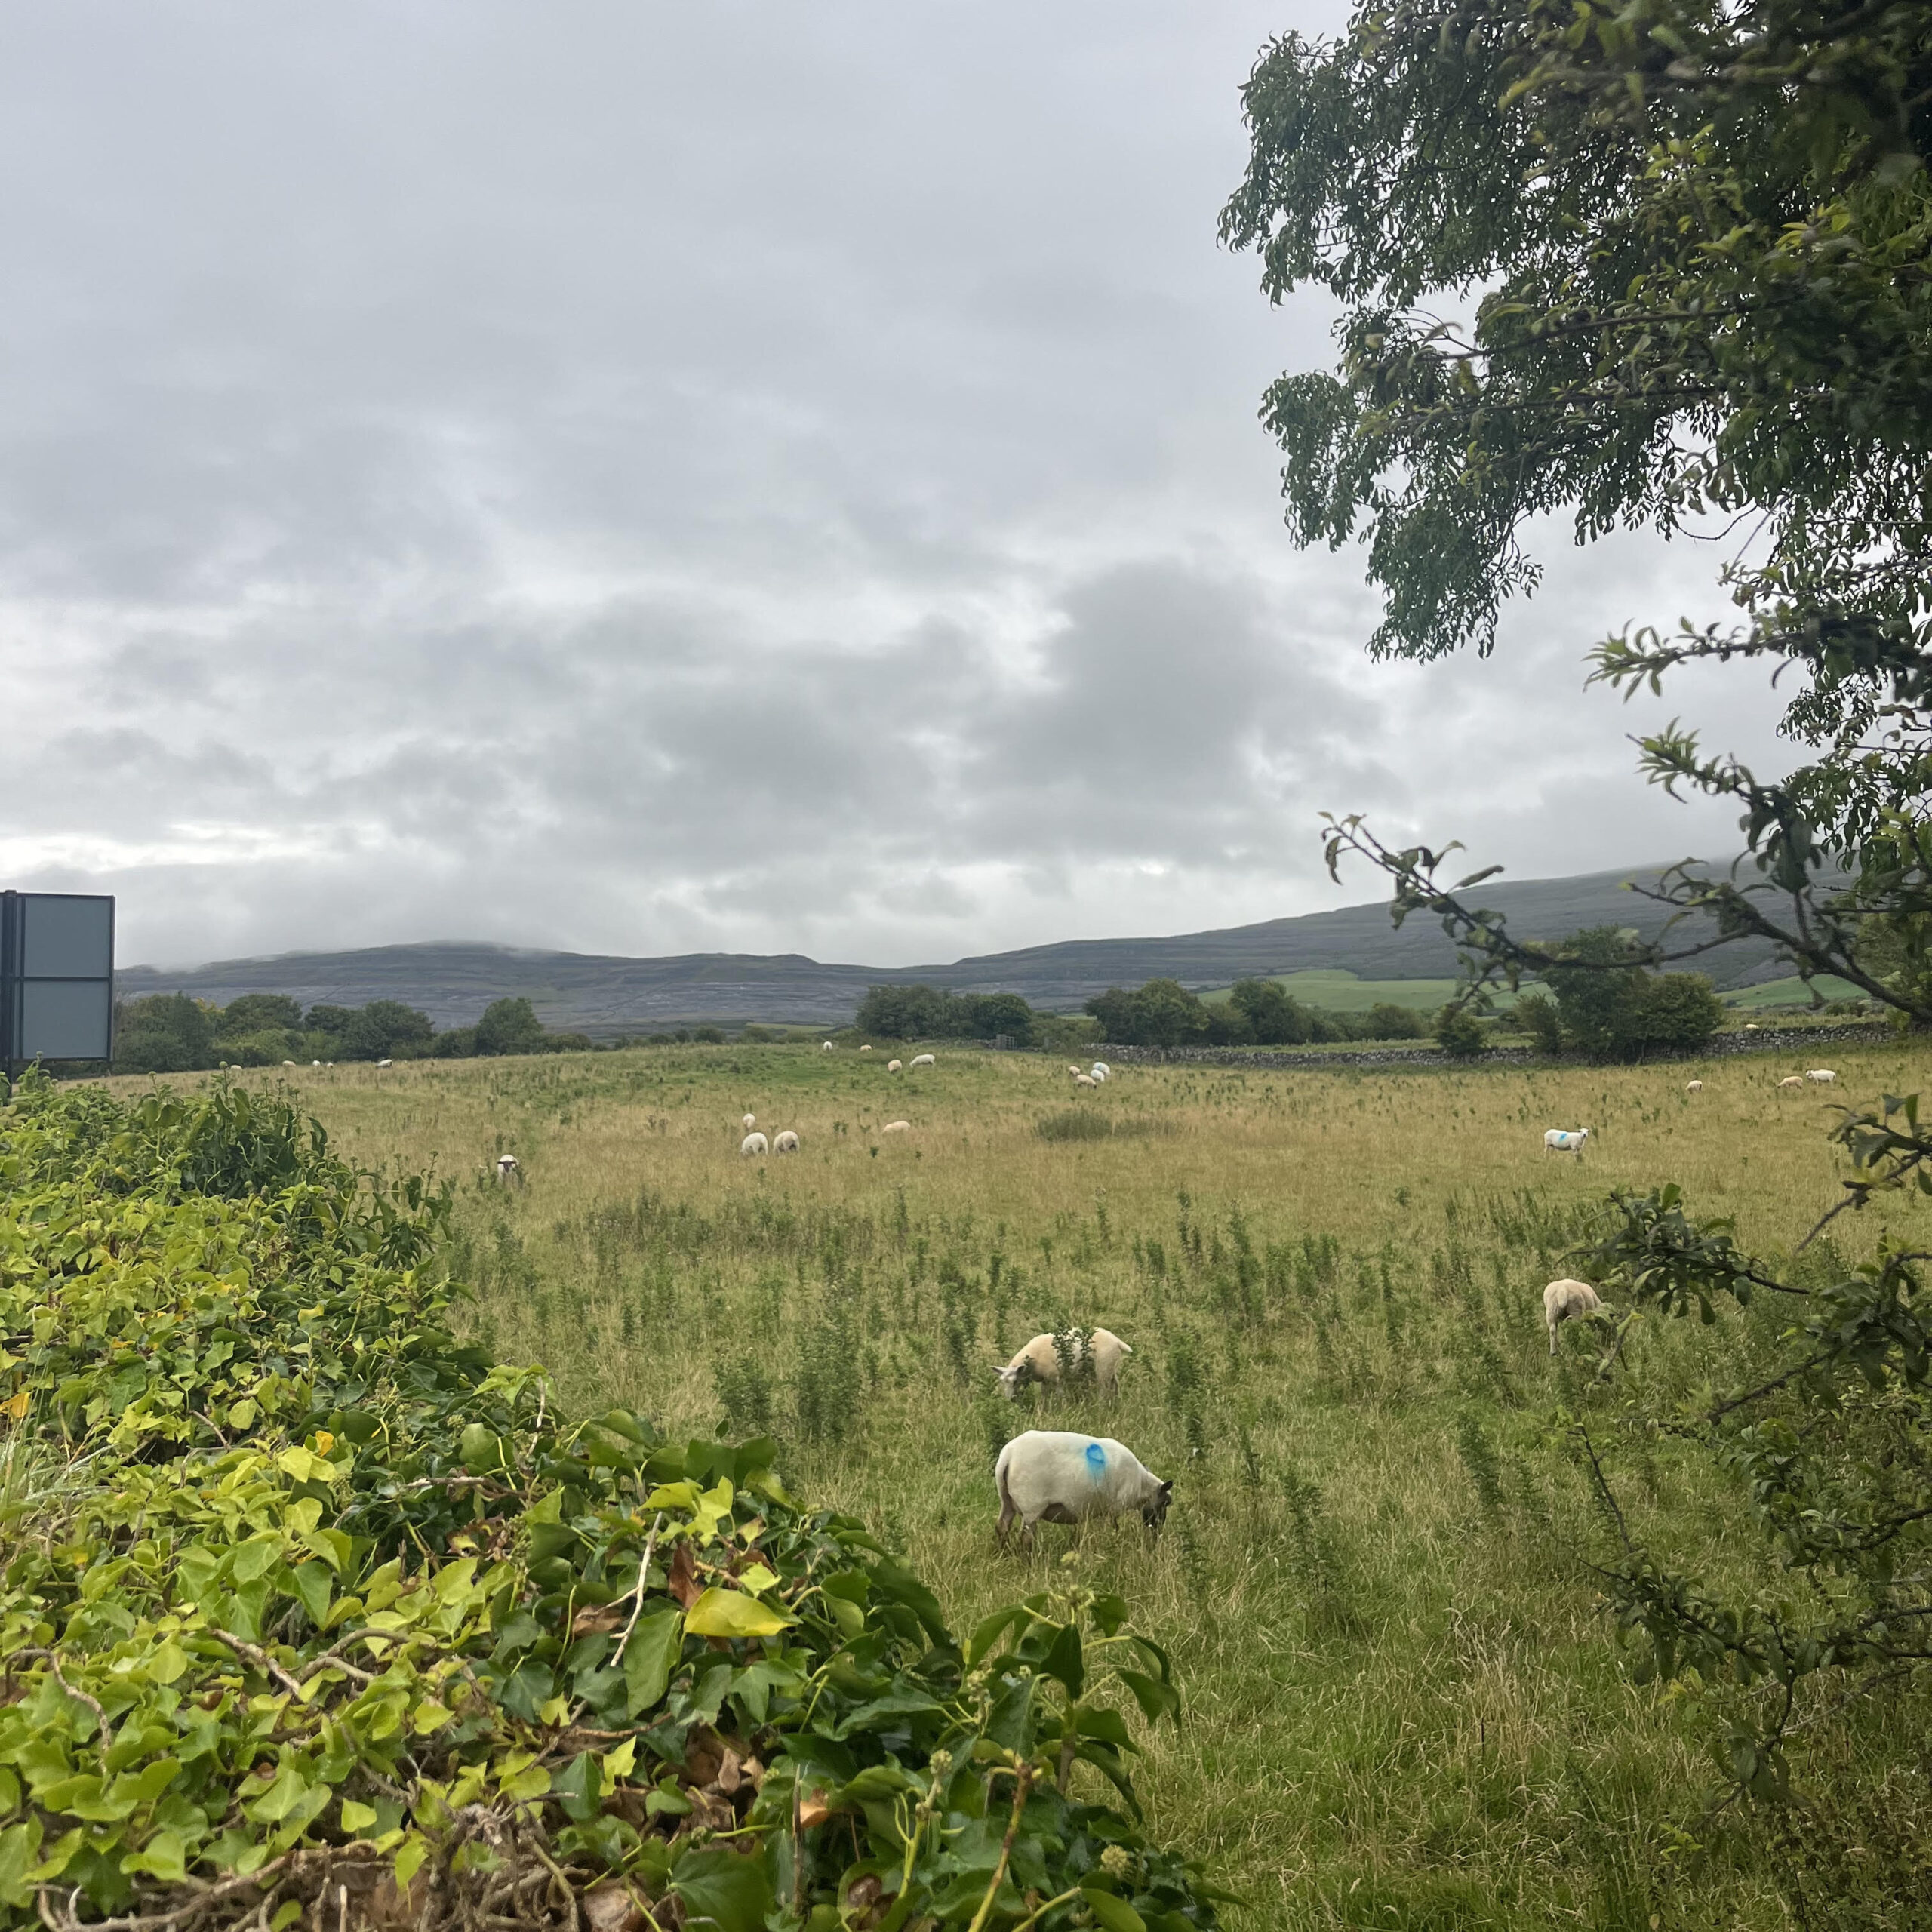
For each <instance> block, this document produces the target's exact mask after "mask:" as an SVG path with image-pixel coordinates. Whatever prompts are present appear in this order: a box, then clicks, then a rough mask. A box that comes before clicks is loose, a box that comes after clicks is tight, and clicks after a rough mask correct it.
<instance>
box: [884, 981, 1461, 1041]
mask: <svg viewBox="0 0 1932 1932" xmlns="http://www.w3.org/2000/svg"><path fill="white" fill-rule="evenodd" d="M1087 1012H1088V1015H1090V1016H1091V1021H1097V1022H1098V1025H1097V1026H1095V1025H1094V1024H1092V1023H1090V1022H1088V1021H1081V1020H1076V1019H1073V1018H1072V1017H1069V1015H1067V1014H1051V1013H1039V1012H1036V1011H1035V1010H1034V1009H1033V1008H1031V1007H1029V1005H1028V1004H1026V1001H1025V1000H1023V998H1020V995H1019V994H1017V993H955V992H948V991H946V989H945V988H944V987H942V986H874V987H873V988H872V989H871V990H870V991H869V992H868V993H867V994H866V997H865V999H864V1001H863V1002H862V1003H861V1004H860V1008H859V1011H858V1016H857V1019H856V1020H854V1023H853V1031H854V1032H855V1033H857V1034H860V1035H868V1034H869V1035H871V1036H872V1038H875V1039H881V1040H995V1039H999V1038H1005V1039H1006V1040H1008V1041H1011V1044H1013V1045H1014V1046H1016V1047H1028V1046H1050V1045H1054V1044H1058V1043H1059V1041H1060V1040H1061V1038H1063V1036H1072V1038H1086V1039H1089V1040H1111V1041H1115V1042H1116V1043H1118V1044H1119V1045H1121V1046H1124V1047H1243V1046H1300V1045H1301V1044H1303V1043H1304V1042H1306V1041H1311V1040H1419V1039H1421V1038H1423V1037H1424V1036H1425V1035H1426V1034H1427V1033H1428V1032H1429V1027H1430V1024H1431V1016H1430V1015H1429V1014H1421V1013H1417V1012H1416V1011H1413V1010H1412V1009H1411V1008H1408V1007H1406V1006H1392V1005H1389V1004H1386V1003H1383V1004H1377V1005H1375V1006H1372V1007H1371V1008H1369V1009H1368V1011H1367V1012H1366V1013H1331V1012H1327V1011H1324V1010H1323V1009H1322V1008H1318V1007H1312V1006H1303V1004H1301V1003H1300V1001H1297V1000H1296V999H1294V998H1291V996H1290V995H1288V994H1287V993H1286V992H1284V991H1283V990H1282V989H1281V987H1280V986H1277V985H1276V984H1275V983H1274V982H1273V981H1272V980H1241V981H1240V982H1239V983H1238V984H1237V985H1236V986H1235V989H1234V991H1233V992H1232V995H1230V996H1229V999H1228V1001H1227V1003H1226V1004H1225V1005H1223V1004H1218V1003H1217V1004H1214V1005H1210V1004H1207V1001H1204V1000H1203V999H1201V998H1199V997H1198V995H1195V994H1193V993H1191V992H1189V991H1188V990H1187V989H1186V987H1185V986H1182V985H1181V984H1180V982H1179V981H1178V980H1149V981H1148V982H1147V983H1146V985H1145V986H1140V987H1137V988H1136V989H1134V990H1133V991H1132V992H1128V991H1125V990H1124V989H1121V987H1118V986H1114V987H1111V988H1109V990H1108V991H1106V992H1103V993H1101V994H1099V995H1097V996H1096V997H1095V998H1092V999H1090V1000H1089V1001H1088V1002H1087Z"/></svg>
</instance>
